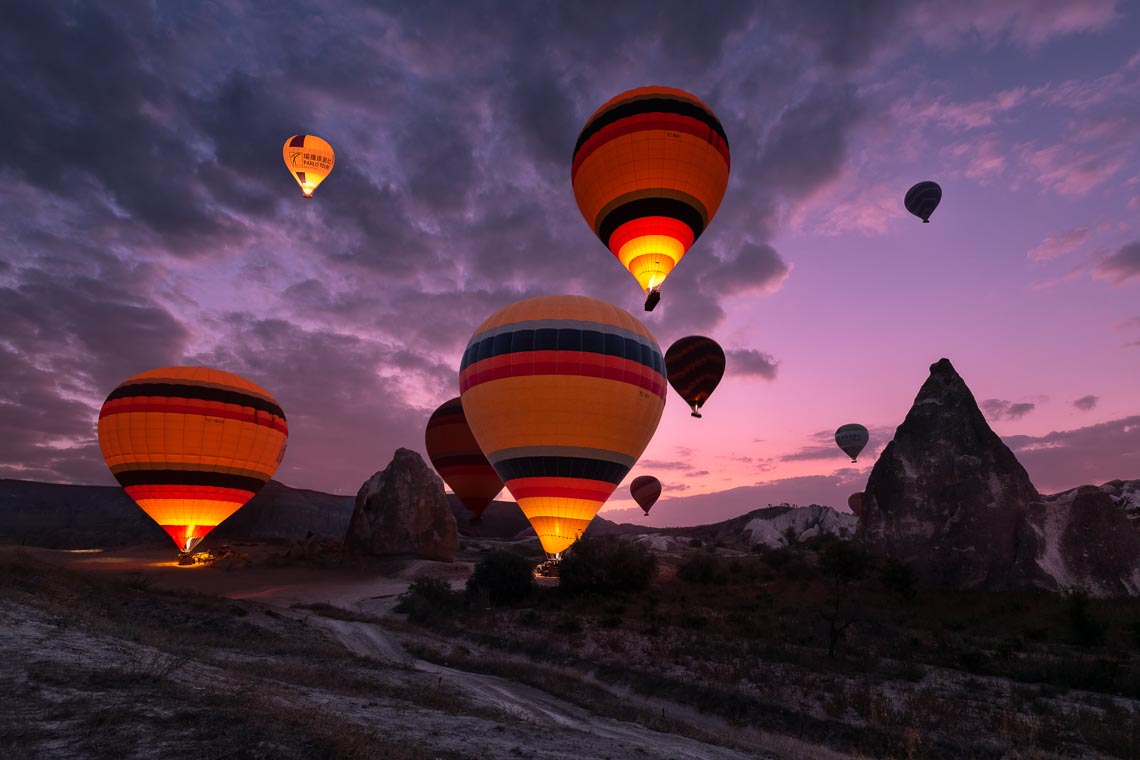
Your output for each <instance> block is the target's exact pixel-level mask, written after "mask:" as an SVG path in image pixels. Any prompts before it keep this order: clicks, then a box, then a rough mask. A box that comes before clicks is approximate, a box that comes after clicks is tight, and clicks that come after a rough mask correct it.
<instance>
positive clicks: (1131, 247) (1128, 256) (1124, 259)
mask: <svg viewBox="0 0 1140 760" xmlns="http://www.w3.org/2000/svg"><path fill="white" fill-rule="evenodd" d="M1096 273H1097V275H1099V276H1101V277H1104V278H1107V279H1110V280H1113V281H1114V282H1124V281H1125V280H1130V279H1132V278H1133V277H1140V240H1133V241H1132V242H1131V243H1127V244H1126V245H1123V246H1121V247H1120V249H1119V250H1117V251H1116V252H1115V253H1111V254H1109V255H1108V256H1105V257H1104V258H1103V259H1101V260H1100V261H1099V262H1098V263H1097V265H1096Z"/></svg>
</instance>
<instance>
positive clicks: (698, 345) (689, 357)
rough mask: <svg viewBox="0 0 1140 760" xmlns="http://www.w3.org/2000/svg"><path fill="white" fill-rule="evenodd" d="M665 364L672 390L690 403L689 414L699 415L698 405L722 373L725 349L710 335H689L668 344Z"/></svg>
mask: <svg viewBox="0 0 1140 760" xmlns="http://www.w3.org/2000/svg"><path fill="white" fill-rule="evenodd" d="M665 367H666V369H667V370H668V376H669V384H670V385H672V386H673V390H675V391H677V393H678V394H679V395H680V396H681V398H683V399H685V403H686V404H688V405H689V406H690V407H692V409H693V412H692V416H693V417H700V416H701V406H702V405H703V404H704V403H705V402H706V401H708V400H709V396H710V395H711V394H712V392H713V391H714V390H715V389H716V386H717V384H719V383H720V379H721V378H722V377H724V349H722V348H721V347H720V346H719V345H718V344H717V342H716V341H715V340H713V339H712V338H705V337H703V336H701V335H690V336H688V337H687V338H681V339H680V340H678V341H677V342H676V343H674V344H673V345H671V346H669V350H668V351H666V352H665Z"/></svg>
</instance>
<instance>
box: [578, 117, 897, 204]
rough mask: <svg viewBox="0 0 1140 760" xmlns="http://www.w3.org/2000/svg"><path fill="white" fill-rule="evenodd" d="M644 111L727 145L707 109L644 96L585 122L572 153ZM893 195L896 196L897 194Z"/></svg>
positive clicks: (722, 129)
mask: <svg viewBox="0 0 1140 760" xmlns="http://www.w3.org/2000/svg"><path fill="white" fill-rule="evenodd" d="M646 113H674V114H678V115H679V116H688V117H689V118H691V119H696V120H697V121H699V122H702V123H703V124H705V125H707V126H708V128H709V129H711V130H712V131H714V132H716V133H717V134H718V135H720V139H722V140H724V144H725V145H728V135H726V134H725V133H724V127H722V126H721V125H720V121H718V120H717V118H716V117H715V116H713V115H712V114H711V113H710V112H709V111H707V110H705V109H704V108H701V107H700V106H698V105H697V104H696V103H690V102H688V101H684V100H675V99H673V98H645V99H643V100H633V101H630V102H629V103H623V104H622V105H620V106H615V107H614V108H611V109H610V110H608V111H606V112H605V113H603V114H601V115H599V116H598V118H596V119H594V120H593V121H591V122H590V123H589V124H587V125H586V126H585V127H584V128H583V129H582V134H580V135H578V142H577V143H575V144H574V155H578V151H579V150H581V148H582V145H583V144H585V142H586V141H587V140H589V139H590V138H591V137H593V136H594V135H595V134H597V133H598V132H599V131H601V130H602V129H604V128H605V127H608V126H609V125H610V124H613V123H614V122H618V121H621V120H622V119H626V118H629V117H630V116H639V115H641V114H646ZM895 197H896V198H897V197H898V196H895Z"/></svg>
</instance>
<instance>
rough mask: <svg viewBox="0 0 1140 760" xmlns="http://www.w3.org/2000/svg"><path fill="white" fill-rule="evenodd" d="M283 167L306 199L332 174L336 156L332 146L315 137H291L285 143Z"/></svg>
mask: <svg viewBox="0 0 1140 760" xmlns="http://www.w3.org/2000/svg"><path fill="white" fill-rule="evenodd" d="M283 155H284V157H285V166H286V168H288V169H289V173H290V174H292V175H293V179H295V180H297V184H298V185H300V186H301V193H302V194H303V195H304V196H305V197H306V198H312V197H313V191H314V190H316V189H317V185H319V184H321V183H322V182H324V181H325V178H326V177H328V176H329V174H330V173H332V170H333V163H334V162H335V161H336V155H335V154H334V153H333V149H332V146H331V145H329V144H328V143H327V142H325V141H324V140H322V139H321V138H319V137H317V136H316V135H293V136H292V137H290V138H289V139H288V140H286V141H285V148H284V150H283Z"/></svg>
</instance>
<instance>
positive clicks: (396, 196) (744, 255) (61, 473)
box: [0, 0, 1140, 525]
mask: <svg viewBox="0 0 1140 760" xmlns="http://www.w3.org/2000/svg"><path fill="white" fill-rule="evenodd" d="M706 6H707V7H706ZM0 7H3V17H4V18H5V23H4V24H3V25H2V26H0V61H2V64H3V65H2V66H0V102H2V103H4V104H5V112H6V114H7V116H6V122H7V124H6V135H5V150H4V151H2V152H0V181H2V184H3V188H4V194H3V197H4V203H3V204H2V205H0V240H2V241H3V246H2V247H0V477H12V478H23V479H31V480H46V481H56V482H74V483H92V484H113V483H114V480H113V478H112V477H111V475H110V473H109V471H108V470H107V468H106V465H105V464H104V462H103V459H102V456H101V455H100V453H99V448H98V442H97V440H96V420H97V416H98V410H99V407H100V406H101V404H102V402H103V400H104V399H105V398H106V396H107V394H108V393H109V392H110V391H111V390H112V389H113V388H114V387H115V386H116V385H117V384H118V383H119V382H121V381H122V380H124V379H126V378H127V377H130V376H131V375H134V374H136V373H138V372H141V371H144V370H147V369H152V368H157V367H162V366H168V365H174V364H196V365H206V366H213V367H217V368H218V369H224V370H227V371H230V372H236V373H238V374H241V375H243V376H245V377H247V378H249V379H251V380H253V381H254V382H257V383H259V384H260V385H262V386H263V387H264V388H266V389H267V390H268V391H269V392H270V393H272V394H273V395H274V396H275V397H276V398H277V400H278V401H279V402H280V404H281V406H282V407H283V408H284V410H285V412H286V414H287V416H288V420H289V430H290V440H289V448H288V452H287V454H286V457H285V459H284V461H283V463H282V465H281V468H280V469H279V470H278V473H277V475H276V478H277V479H278V480H280V481H282V482H284V483H286V484H288V485H291V486H295V487H303V488H312V489H318V490H324V491H329V492H333V493H354V492H355V491H356V490H357V489H358V487H359V485H360V484H361V483H362V482H363V481H364V480H365V479H367V478H368V477H369V476H370V475H371V474H372V473H373V472H375V471H377V470H379V469H382V468H383V467H384V466H386V465H387V463H388V462H389V461H390V460H391V457H392V453H393V452H394V450H395V449H396V448H398V447H401V446H403V447H407V448H411V449H415V450H417V451H420V452H421V453H422V452H423V428H424V424H425V423H426V420H427V417H428V415H429V414H430V413H431V411H432V410H433V409H434V408H435V407H436V406H437V405H438V404H440V403H442V402H443V401H445V400H446V399H448V398H451V397H453V396H456V395H458V365H459V359H460V355H461V353H462V351H463V348H464V347H465V345H466V342H467V340H468V339H469V338H470V336H471V333H472V332H473V331H474V329H475V327H477V326H478V325H479V323H481V322H482V321H483V320H484V319H485V318H486V317H488V316H489V315H490V314H491V313H493V312H494V311H496V310H497V309H499V308H501V307H503V306H505V305H507V304H509V303H512V302H514V301H516V300H520V299H522V298H527V297H531V296H536V295H545V294H555V293H580V294H585V295H590V296H593V297H596V298H601V299H603V300H606V301H609V302H611V303H613V304H616V305H618V306H621V307H623V308H625V309H626V310H628V311H630V313H632V314H634V315H635V316H637V317H638V318H639V319H643V321H644V322H645V324H646V325H647V326H648V327H649V329H650V330H651V331H652V332H653V333H654V335H655V336H656V337H657V340H658V342H659V343H660V344H661V346H662V348H663V349H664V348H666V347H667V346H668V345H669V344H670V343H672V342H673V341H674V340H676V339H678V338H680V337H682V336H685V335H692V334H703V335H708V336H711V337H714V338H715V339H716V340H717V341H719V342H720V343H721V345H723V346H724V347H725V349H726V350H727V352H728V371H727V374H726V376H725V379H724V381H723V382H722V383H721V385H720V387H719V388H718V389H717V391H716V392H715V394H714V395H713V397H712V399H711V400H710V401H709V402H708V403H707V404H706V406H705V409H704V412H705V414H704V418H703V419H701V420H696V419H693V418H691V417H690V416H689V414H688V410H687V408H686V406H685V404H684V403H683V402H682V401H681V400H680V398H679V397H677V396H676V395H671V397H670V398H669V400H668V403H667V404H666V408H665V413H664V416H663V418H662V421H661V424H660V427H659V428H658V430H657V433H656V435H655V436H654V438H653V440H652V442H651V443H650V445H649V447H648V449H647V450H646V452H645V454H644V455H643V457H642V459H641V461H640V462H639V463H638V465H637V466H636V467H634V469H633V470H632V471H631V473H630V474H629V476H628V478H627V482H625V483H623V484H622V485H621V486H619V488H618V490H617V492H615V494H614V497H613V498H612V499H611V501H610V503H609V504H608V505H607V508H606V509H605V510H603V514H604V515H605V516H606V517H609V518H611V519H619V520H624V519H630V520H633V519H636V520H638V521H643V520H642V518H641V517H640V515H641V512H640V510H637V509H635V508H633V505H632V501H631V500H630V499H629V498H628V490H627V485H628V480H632V478H633V477H634V476H636V475H640V474H654V475H656V476H658V477H659V478H660V479H661V480H662V482H663V483H664V489H665V490H664V495H663V496H662V499H661V501H660V502H658V504H657V506H656V507H655V508H654V511H653V515H652V517H651V518H650V519H649V520H645V521H644V522H647V524H651V525H684V524H698V523H703V522H711V521H714V520H719V519H724V518H727V517H730V516H733V515H735V514H739V513H741V512H744V511H747V510H749V509H753V508H756V507H761V506H766V505H767V504H769V503H780V502H789V503H797V504H807V503H823V504H831V505H834V506H837V507H840V506H841V505H844V504H845V502H846V496H847V494H849V493H851V492H852V491H856V490H861V489H862V487H863V485H864V484H865V482H866V478H867V475H868V473H869V472H870V468H871V467H872V466H873V464H874V461H875V456H876V455H877V454H878V453H879V452H880V451H881V450H882V448H883V446H885V445H886V443H887V442H888V441H889V440H890V438H891V436H892V435H893V431H894V429H895V428H896V427H897V425H898V424H899V423H900V422H902V420H903V418H904V417H905V415H906V412H907V410H908V409H909V407H910V405H911V403H912V402H913V400H914V396H915V394H916V393H917V392H918V389H919V387H920V386H921V384H922V382H923V381H924V380H925V379H926V376H927V374H928V371H929V366H930V365H931V364H932V363H933V362H935V361H937V360H938V359H939V358H941V357H947V358H949V359H950V360H951V361H952V362H953V363H954V366H955V367H956V368H957V369H958V371H959V372H960V373H961V374H962V376H963V377H964V378H965V380H966V382H967V384H968V385H969V386H970V388H971V389H972V391H973V393H974V395H975V396H976V398H977V399H978V402H979V404H980V405H981V407H982V409H983V411H984V412H985V413H986V415H987V417H988V419H989V420H990V424H991V425H992V426H993V428H994V430H995V431H996V432H997V433H998V434H999V435H1001V436H1002V437H1003V438H1004V439H1005V441H1006V442H1007V443H1008V444H1009V445H1010V446H1011V448H1012V449H1013V450H1014V452H1015V453H1016V454H1017V456H1018V457H1019V459H1020V460H1021V461H1022V463H1023V464H1024V465H1025V467H1026V469H1027V470H1028V472H1029V474H1030V477H1031V478H1032V480H1033V482H1034V483H1035V485H1036V486H1037V487H1038V489H1039V490H1041V491H1042V492H1045V493H1048V492H1054V491H1058V490H1063V489H1066V488H1070V487H1073V486H1076V485H1079V484H1083V483H1100V482H1103V481H1106V480H1110V479H1114V478H1140V42H1138V41H1140V5H1138V4H1136V3H1122V2H1112V1H1111V0H1003V2H1001V3H994V2H990V0H962V1H961V2H954V3H927V2H874V1H868V2H863V3H848V2H838V1H837V2H822V1H817V2H791V1H790V0H789V1H788V2H756V3H753V2H747V3H745V2H729V1H727V0H725V1H722V2H717V3H709V4H700V3H693V2H689V1H687V0H682V1H681V2H644V3H632V2H619V1H616V0H607V1H606V2H575V3H563V2H554V1H553V0H534V1H527V2H523V1H521V0H520V1H519V2H513V3H511V2H502V3H499V2H462V3H453V2H416V3H403V2H400V3H397V2H390V3H385V2H379V3H366V2H360V3H353V2H332V1H331V0H330V1H328V2H319V3H317V2H311V3H304V2H287V1H283V2H280V3H273V4H272V7H270V6H269V5H266V4H265V3H258V2H238V1H235V0H217V1H216V2H212V3H177V2H129V1H126V2H120V3H112V4H95V3H83V2H59V3H17V2H7V0H0ZM647 84H663V85H668V86H672V87H679V88H682V89H684V90H687V91H689V92H691V93H693V94H695V95H697V96H698V97H699V98H701V99H702V100H704V101H705V102H706V103H708V104H709V105H710V107H712V109H713V110H714V111H715V112H716V114H717V115H718V116H719V118H720V120H721V122H722V123H723V125H724V128H725V131H726V133H727V135H728V141H729V145H730V148H731V152H732V171H731V176H730V179H729V184H728V190H727V192H726V195H725V199H724V201H723V203H722V205H721V207H720V210H719V212H718V214H717V216H716V217H715V219H714V220H713V221H712V223H711V224H710V225H709V227H708V229H707V230H706V231H705V233H704V234H703V235H702V237H701V238H700V240H699V241H698V242H697V243H696V245H694V246H693V248H692V249H691V250H690V251H689V253H688V254H687V256H686V257H685V259H684V260H683V261H682V262H681V263H680V264H679V265H678V267H677V269H676V270H675V271H674V272H673V273H672V274H671V275H670V277H669V280H668V282H667V283H666V284H665V287H664V288H663V289H662V302H661V305H659V306H658V307H657V309H656V310H655V311H654V312H652V313H648V314H647V313H645V312H644V311H642V308H641V305H642V302H643V300H644V295H643V294H642V292H641V291H640V288H639V287H638V286H637V284H636V283H635V282H634V280H633V278H632V277H630V276H629V275H628V274H627V273H625V272H624V270H622V268H621V266H620V264H619V263H618V262H617V261H616V259H615V258H614V257H613V256H612V254H610V253H609V252H608V251H607V249H606V248H605V247H604V246H603V245H602V244H601V243H600V242H599V241H598V240H597V238H596V237H594V235H593V233H592V232H591V230H590V228H589V226H588V225H587V224H586V222H585V221H584V220H583V219H582V217H581V214H580V213H579V212H578V209H577V206H576V204H575V202H574V197H573V192H572V189H571V185H570V155H571V152H572V150H573V147H574V142H575V140H576V138H577V135H578V132H579V130H580V129H581V127H582V125H583V124H584V122H585V120H586V118H587V117H588V116H589V115H590V114H591V113H592V112H593V111H594V110H595V109H596V108H597V107H598V106H600V105H601V104H602V103H603V102H605V101H606V100H608V99H609V98H611V97H612V96H614V95H616V94H618V93H619V92H622V91H624V90H626V89H630V88H633V87H637V86H643V85H647ZM297 133H312V134H317V135H320V136H321V137H323V138H325V139H326V140H328V141H329V142H330V143H331V144H332V145H333V147H334V149H335V150H336V167H335V169H334V170H333V173H332V175H331V176H330V177H329V179H328V180H326V182H325V183H324V184H323V185H322V186H321V187H320V188H319V189H318V190H317V192H316V197H315V198H314V199H312V200H306V199H303V198H302V197H301V194H300V190H299V188H298V187H297V185H296V183H295V182H294V180H293V179H292V177H291V176H290V174H289V173H288V171H287V170H286V168H285V166H284V164H283V162H282V158H281V145H282V144H283V143H284V141H285V139H286V138H288V137H289V136H290V135H293V134H297ZM925 179H933V180H936V181H937V182H939V183H940V184H941V185H942V188H943V193H944V195H943V200H942V204H941V206H940V207H939V208H938V210H937V211H936V212H935V214H934V216H933V217H932V220H931V223H930V224H926V225H924V224H922V223H921V222H919V220H917V219H916V218H914V217H912V216H910V215H908V214H907V213H906V211H905V210H904V209H903V207H902V197H903V195H904V194H905V192H906V189H907V188H908V187H909V186H910V185H911V184H913V183H915V182H918V181H920V180H925ZM847 422H861V423H862V424H864V425H866V426H867V427H868V428H869V429H870V431H871V436H872V440H871V444H870V445H869V446H868V448H867V450H866V451H865V452H864V455H863V456H862V457H860V460H859V462H858V464H854V465H853V464H851V462H850V460H849V459H846V458H845V457H844V456H843V455H842V453H841V452H840V451H839V450H838V449H837V448H836V447H835V446H834V443H833V442H832V435H833V433H834V431H835V429H836V428H837V427H838V426H839V425H841V424H844V423H847ZM843 508H845V507H843Z"/></svg>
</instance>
